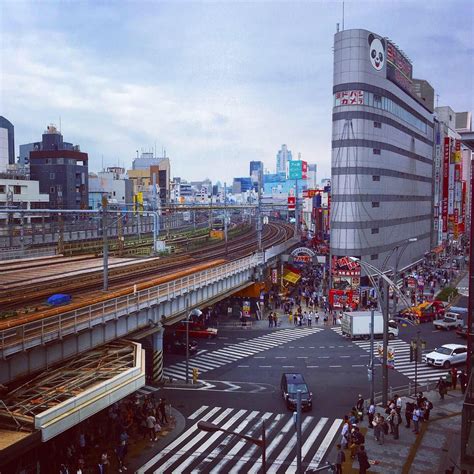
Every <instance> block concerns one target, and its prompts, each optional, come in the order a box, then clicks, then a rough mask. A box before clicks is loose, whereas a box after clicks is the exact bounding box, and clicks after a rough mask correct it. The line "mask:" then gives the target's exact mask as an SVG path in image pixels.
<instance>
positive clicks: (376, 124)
mask: <svg viewBox="0 0 474 474" xmlns="http://www.w3.org/2000/svg"><path fill="white" fill-rule="evenodd" d="M374 128H382V122H374Z"/></svg>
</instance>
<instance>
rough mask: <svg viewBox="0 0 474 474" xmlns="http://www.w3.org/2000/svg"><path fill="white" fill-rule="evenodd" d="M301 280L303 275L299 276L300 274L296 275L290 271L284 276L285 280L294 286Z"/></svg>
mask: <svg viewBox="0 0 474 474" xmlns="http://www.w3.org/2000/svg"><path fill="white" fill-rule="evenodd" d="M300 278H301V275H298V273H295V272H292V271H289V270H287V271H286V272H285V273H284V274H283V280H286V281H289V282H290V283H293V285H296V283H298V281H299V279H300Z"/></svg>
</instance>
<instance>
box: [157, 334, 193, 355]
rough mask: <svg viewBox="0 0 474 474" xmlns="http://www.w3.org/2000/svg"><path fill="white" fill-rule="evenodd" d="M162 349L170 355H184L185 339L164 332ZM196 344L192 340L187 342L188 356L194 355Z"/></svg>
mask: <svg viewBox="0 0 474 474" xmlns="http://www.w3.org/2000/svg"><path fill="white" fill-rule="evenodd" d="M163 349H164V350H165V352H168V353H170V354H181V355H186V339H185V338H184V337H182V336H181V335H178V334H177V333H176V332H173V333H171V334H169V333H167V332H166V331H165V335H164V336H163ZM197 350H198V344H197V342H196V341H194V340H191V339H190V340H189V355H193V354H196V352H197Z"/></svg>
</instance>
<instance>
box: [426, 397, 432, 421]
mask: <svg viewBox="0 0 474 474" xmlns="http://www.w3.org/2000/svg"><path fill="white" fill-rule="evenodd" d="M432 409H433V404H432V403H431V402H430V401H429V400H428V399H427V400H426V402H425V406H424V420H425V421H428V420H429V419H430V413H431V410H432Z"/></svg>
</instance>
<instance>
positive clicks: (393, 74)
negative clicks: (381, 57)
mask: <svg viewBox="0 0 474 474" xmlns="http://www.w3.org/2000/svg"><path fill="white" fill-rule="evenodd" d="M412 78H413V67H412V65H411V62H410V61H409V60H408V58H407V57H406V56H405V55H404V54H403V53H402V52H401V51H400V50H399V49H398V48H397V47H396V46H395V45H394V44H393V43H392V42H390V41H387V79H389V80H390V81H392V82H393V83H395V84H396V85H397V86H398V87H400V88H401V89H403V90H405V91H406V92H408V93H410V94H411V92H412V83H413V81H412Z"/></svg>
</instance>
